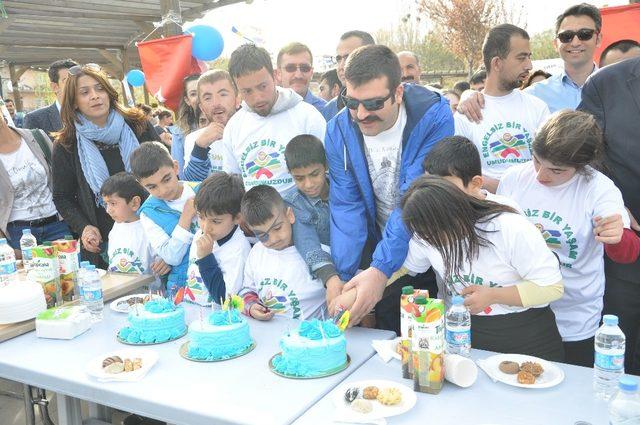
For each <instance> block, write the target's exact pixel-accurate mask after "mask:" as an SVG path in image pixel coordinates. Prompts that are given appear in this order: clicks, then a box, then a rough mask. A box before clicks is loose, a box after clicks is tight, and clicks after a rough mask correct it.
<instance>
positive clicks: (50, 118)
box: [22, 103, 62, 137]
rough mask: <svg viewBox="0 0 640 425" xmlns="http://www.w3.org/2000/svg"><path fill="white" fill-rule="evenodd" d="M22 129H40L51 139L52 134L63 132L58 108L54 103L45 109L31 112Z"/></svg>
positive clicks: (25, 118)
mask: <svg viewBox="0 0 640 425" xmlns="http://www.w3.org/2000/svg"><path fill="white" fill-rule="evenodd" d="M22 128H39V129H40V130H44V131H45V132H46V133H47V134H48V135H49V137H51V133H54V132H56V131H60V130H62V120H60V112H59V111H58V107H57V106H56V104H55V103H53V104H51V105H49V106H45V107H44V108H40V109H36V110H35V111H33V112H29V113H28V114H27V115H26V116H25V117H24V124H23V126H22Z"/></svg>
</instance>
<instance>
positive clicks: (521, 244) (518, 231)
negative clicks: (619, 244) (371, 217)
mask: <svg viewBox="0 0 640 425" xmlns="http://www.w3.org/2000/svg"><path fill="white" fill-rule="evenodd" d="M478 228H479V229H482V230H485V232H483V233H482V236H483V237H485V238H486V239H487V240H488V241H489V242H490V243H489V244H487V246H481V247H480V249H479V252H478V258H476V259H474V260H473V261H472V262H471V264H470V263H469V261H468V260H467V261H465V263H464V265H463V267H462V269H461V271H460V277H461V278H462V279H459V278H457V277H455V276H450V277H448V278H447V277H446V276H445V275H444V273H445V267H444V262H443V259H442V256H441V255H440V253H439V252H438V251H437V250H436V249H435V248H433V247H432V246H431V245H428V244H426V243H425V242H423V241H422V240H421V239H418V238H417V237H416V236H414V237H412V238H411V240H410V242H409V252H408V254H407V258H406V260H405V262H404V267H406V268H407V269H408V270H409V271H411V272H413V273H423V272H425V271H427V269H428V268H429V267H430V266H432V267H433V269H434V271H435V272H436V275H437V276H438V277H439V278H440V279H442V281H444V282H446V283H447V284H446V285H444V286H445V287H446V288H445V300H446V301H448V302H449V301H450V299H451V297H452V295H456V294H459V293H460V292H461V291H462V289H464V288H465V287H466V286H471V285H484V286H489V287H496V286H499V287H506V286H513V285H517V284H519V283H521V282H522V281H523V280H528V281H531V282H533V283H535V284H537V285H539V286H548V285H553V284H555V283H558V282H559V281H560V280H561V279H562V276H561V274H560V270H559V267H558V261H557V260H556V258H555V256H554V255H553V253H552V252H551V251H550V250H549V249H548V248H547V247H546V245H545V243H544V239H543V238H542V237H541V235H540V232H538V230H537V229H536V228H535V226H533V225H531V223H529V222H528V221H527V219H526V218H525V217H523V216H522V215H520V214H514V213H502V214H500V215H498V216H497V217H495V218H493V219H492V220H490V221H489V222H486V223H482V224H478ZM546 305H547V304H543V305H540V306H536V307H544V306H546ZM525 310H527V308H526V307H518V306H507V305H503V304H492V305H491V306H490V310H486V311H484V312H480V313H478V314H479V315H490V316H494V315H499V314H509V313H517V312H521V311H525Z"/></svg>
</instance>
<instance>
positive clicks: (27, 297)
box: [0, 280, 47, 325]
mask: <svg viewBox="0 0 640 425" xmlns="http://www.w3.org/2000/svg"><path fill="white" fill-rule="evenodd" d="M46 309H47V302H46V300H45V298H44V290H43V289H42V285H40V284H39V283H35V282H30V281H18V280H15V281H12V282H11V283H9V284H8V285H6V286H3V287H1V288H0V325H6V324H9V323H18V322H22V321H24V320H29V319H33V318H34V317H36V316H37V315H38V313H40V312H42V311H44V310H46Z"/></svg>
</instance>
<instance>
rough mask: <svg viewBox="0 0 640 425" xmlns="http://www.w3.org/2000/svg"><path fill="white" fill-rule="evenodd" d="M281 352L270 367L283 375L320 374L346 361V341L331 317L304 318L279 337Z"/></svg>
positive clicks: (308, 375) (338, 366)
mask: <svg viewBox="0 0 640 425" xmlns="http://www.w3.org/2000/svg"><path fill="white" fill-rule="evenodd" d="M280 348H281V349H282V353H280V354H277V355H276V356H275V357H274V358H273V361H272V365H273V368H274V369H275V370H276V371H277V372H279V373H282V374H284V375H289V376H299V377H314V376H322V375H324V374H327V373H331V372H332V371H335V370H336V369H338V368H340V367H341V366H344V365H345V364H346V362H347V341H346V339H345V337H344V334H343V333H342V331H341V330H340V328H339V327H338V326H337V325H336V324H335V323H334V322H333V321H331V320H318V319H313V320H309V321H307V320H305V321H303V322H302V323H301V324H300V327H298V328H297V329H294V330H292V331H290V332H288V333H287V334H286V335H284V336H283V337H282V339H281V340H280Z"/></svg>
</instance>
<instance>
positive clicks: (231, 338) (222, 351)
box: [187, 309, 253, 360]
mask: <svg viewBox="0 0 640 425" xmlns="http://www.w3.org/2000/svg"><path fill="white" fill-rule="evenodd" d="M252 344H253V340H252V339H251V335H250V334H249V324H248V323H247V321H246V320H245V319H244V318H243V317H242V315H241V314H240V312H239V311H238V310H236V309H231V310H226V311H224V310H219V311H214V312H213V313H211V314H210V315H209V316H208V317H207V318H206V319H204V320H196V321H194V322H193V323H191V324H190V325H189V350H188V352H187V356H188V357H189V358H191V359H194V360H223V359H228V358H230V357H236V356H238V355H240V354H242V353H243V352H245V351H246V350H248V349H249V347H251V345H252Z"/></svg>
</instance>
